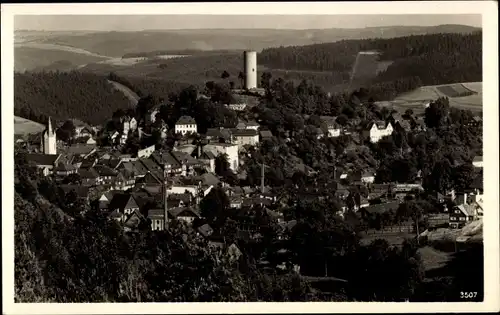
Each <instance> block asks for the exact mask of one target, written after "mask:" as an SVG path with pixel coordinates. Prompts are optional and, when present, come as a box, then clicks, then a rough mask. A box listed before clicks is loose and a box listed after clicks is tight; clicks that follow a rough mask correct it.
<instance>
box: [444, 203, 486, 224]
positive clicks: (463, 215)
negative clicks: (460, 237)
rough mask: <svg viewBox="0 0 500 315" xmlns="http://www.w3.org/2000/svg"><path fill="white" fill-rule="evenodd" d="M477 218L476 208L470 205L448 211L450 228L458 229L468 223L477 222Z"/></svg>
mask: <svg viewBox="0 0 500 315" xmlns="http://www.w3.org/2000/svg"><path fill="white" fill-rule="evenodd" d="M478 217H479V214H478V211H477V209H476V207H474V206H473V205H470V204H461V205H458V206H455V207H453V208H452V211H450V227H451V228H453V229H459V228H462V227H464V226H465V225H467V224H468V223H470V222H472V221H474V220H477V219H478Z"/></svg>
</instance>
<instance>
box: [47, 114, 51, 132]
mask: <svg viewBox="0 0 500 315" xmlns="http://www.w3.org/2000/svg"><path fill="white" fill-rule="evenodd" d="M47 133H48V134H49V135H52V123H51V122H50V116H49V122H48V124H47Z"/></svg>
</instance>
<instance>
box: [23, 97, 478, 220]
mask: <svg viewBox="0 0 500 315" xmlns="http://www.w3.org/2000/svg"><path fill="white" fill-rule="evenodd" d="M236 105H238V104H232V105H228V106H229V107H230V108H232V107H234V108H235V109H234V110H239V109H238V108H239V107H238V108H236V107H237V106H236ZM231 106H232V107H231ZM158 114H159V108H158V107H155V108H153V109H151V110H150V111H149V112H148V113H147V115H146V121H147V123H149V124H151V123H155V122H156V121H157V120H158ZM320 119H321V121H322V127H321V128H318V138H319V137H325V136H326V137H338V136H340V135H342V134H349V133H351V132H352V130H349V129H347V128H345V127H342V126H340V125H339V124H338V123H337V122H336V119H335V117H331V116H320ZM73 123H74V125H75V128H76V136H75V138H77V139H83V140H82V141H78V142H77V143H75V144H72V145H70V146H58V141H57V137H56V132H55V130H54V129H53V128H52V125H51V121H50V119H49V122H48V125H47V129H46V130H45V131H44V132H43V134H42V135H41V137H40V144H39V150H35V151H38V152H34V153H28V154H26V157H27V159H28V161H30V162H32V163H34V164H35V165H36V166H37V167H38V168H39V169H40V171H41V173H42V174H44V175H45V176H48V175H52V176H54V177H55V178H56V179H58V180H63V179H64V178H66V177H67V176H69V175H71V174H77V175H78V176H75V178H77V179H78V183H76V184H75V183H73V184H61V188H62V189H63V190H64V191H71V190H75V191H76V192H77V194H78V196H79V197H80V198H82V199H84V200H86V201H90V200H89V195H88V192H89V190H90V188H96V187H97V188H99V190H100V191H102V193H101V195H100V197H99V198H98V201H99V207H100V209H102V210H103V211H108V213H109V215H110V218H113V219H116V220H119V221H121V222H124V223H125V224H126V226H128V227H129V228H130V227H131V226H134V225H135V226H137V224H138V222H142V221H143V219H145V218H149V219H150V220H151V228H152V229H163V228H164V222H165V219H166V218H165V215H166V214H165V213H168V214H167V216H171V217H172V219H179V220H182V221H184V222H186V223H192V222H194V221H195V219H201V217H200V213H199V209H198V206H199V202H200V200H201V198H203V196H206V195H207V194H208V193H209V192H210V190H211V189H212V188H213V187H217V186H222V187H224V189H225V190H226V192H227V194H228V196H229V198H230V203H231V207H233V208H247V207H252V206H253V205H260V206H263V207H269V208H266V211H267V213H268V214H270V215H272V216H274V217H276V218H278V219H279V220H278V221H279V222H282V221H283V214H280V213H279V212H276V211H275V210H271V208H273V209H275V207H271V206H273V205H274V206H275V205H276V204H279V203H280V202H283V200H282V199H280V198H278V197H277V196H276V195H273V194H272V190H271V189H268V190H266V193H265V192H264V191H263V188H261V189H260V190H259V189H253V188H251V187H229V186H228V185H227V184H225V183H223V182H221V181H220V179H219V178H218V177H217V176H215V175H214V173H215V164H216V159H217V157H218V156H220V155H225V156H226V158H227V161H228V163H229V167H230V168H231V169H232V170H233V171H234V172H238V170H239V167H240V162H241V161H240V159H239V158H240V155H241V154H242V153H244V151H245V149H246V148H247V147H248V146H257V145H259V143H261V142H262V141H264V140H266V139H271V138H272V137H273V134H272V133H271V132H270V131H269V130H264V129H262V128H261V127H260V125H259V124H258V123H257V122H255V121H248V122H244V121H240V122H239V123H238V124H237V126H236V127H235V128H222V127H221V128H210V129H208V130H207V131H206V133H205V134H204V135H202V138H203V141H202V142H200V143H198V144H190V143H189V142H188V141H187V142H183V141H179V142H177V143H176V146H175V147H174V148H173V149H172V150H170V151H158V150H156V148H155V146H150V147H146V148H142V149H140V150H137V152H135V153H134V154H122V153H120V152H119V151H117V150H116V147H115V146H111V147H98V146H96V143H95V141H93V139H92V135H93V134H95V133H96V132H97V131H98V130H96V129H95V128H92V127H89V126H88V125H86V124H84V123H81V122H78V121H74V122H73ZM120 124H121V126H122V128H121V131H120V132H118V131H116V132H114V133H113V134H111V135H110V137H111V139H112V140H113V143H119V144H124V143H125V141H126V140H127V138H128V134H129V132H133V131H136V130H139V131H140V129H141V127H139V126H138V123H137V121H136V119H135V118H133V117H128V116H125V117H122V118H120ZM162 128H165V130H164V132H162V136H163V135H164V136H165V137H166V126H165V127H162ZM174 128H175V133H177V134H180V135H183V136H189V135H192V134H197V133H198V126H197V124H196V121H195V119H194V118H192V117H190V116H182V117H180V118H179V119H178V120H177V122H176V123H175V127H174ZM397 128H402V129H404V130H410V129H415V128H425V123H423V122H422V121H419V120H418V119H413V118H403V117H402V116H401V115H399V114H398V113H393V114H391V116H390V118H389V119H387V121H385V122H383V121H371V122H369V123H368V124H366V125H364V126H362V128H361V130H360V132H359V134H360V136H362V137H363V138H364V139H366V140H369V141H371V142H373V143H375V142H378V141H379V140H380V139H382V138H383V137H384V136H388V135H391V134H392V132H393V131H394V130H396V129H397ZM185 138H186V137H185ZM32 151H33V150H32ZM473 164H474V166H475V167H476V168H482V157H477V158H475V159H474V161H473ZM338 175H339V177H338V178H337V179H338V182H339V184H338V185H337V187H336V189H335V195H336V197H337V198H338V199H339V200H340V201H341V202H342V211H341V212H340V213H339V214H340V215H342V214H344V213H345V212H346V211H347V210H353V211H361V212H362V213H366V214H369V215H374V214H382V213H384V212H386V211H392V210H394V208H395V207H396V208H397V207H398V206H399V204H400V203H401V202H402V201H403V200H404V198H405V197H406V196H408V195H411V194H414V193H415V192H417V191H422V190H423V188H422V186H421V184H420V183H419V178H417V179H416V182H415V183H404V184H374V180H375V174H374V173H372V172H354V173H342V172H341V173H340V174H338ZM166 176H167V177H168V178H166ZM335 176H336V175H335ZM165 182H166V187H167V188H166V189H164V187H165V186H164V185H165ZM165 190H166V192H165ZM353 191H356V193H353ZM301 193H304V194H306V195H307V197H311V196H313V197H314V196H316V197H318V198H321V192H320V191H314V192H313V191H307V192H306V191H305V192H301ZM163 194H166V195H168V198H167V205H168V207H166V206H165V202H163V200H164V198H163V197H162V196H163ZM305 197H306V196H305ZM307 197H306V198H307ZM441 197H442V196H441ZM441 197H439V198H438V199H443V204H445V199H446V200H448V201H452V202H453V203H454V204H455V205H456V206H454V207H452V208H451V209H448V208H446V207H445V211H446V213H447V214H448V216H449V226H450V227H453V228H458V227H461V226H463V225H464V224H465V223H467V222H469V221H471V220H475V219H477V218H478V217H480V216H481V215H482V181H481V180H476V181H475V182H474V187H471V190H470V191H469V192H467V194H466V195H464V196H462V197H460V196H459V197H457V198H455V195H454V193H453V194H452V193H450V194H448V195H447V196H445V197H443V198H441ZM162 202H163V205H162V204H161V203H162ZM278 208H279V207H278ZM165 209H168V210H167V211H166V210H165Z"/></svg>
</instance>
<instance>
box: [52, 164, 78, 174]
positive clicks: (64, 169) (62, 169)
mask: <svg viewBox="0 0 500 315" xmlns="http://www.w3.org/2000/svg"><path fill="white" fill-rule="evenodd" d="M54 171H55V173H56V175H57V176H68V175H70V174H76V172H77V169H76V167H74V166H73V165H72V164H67V163H59V164H58V165H57V166H56V168H55V169H54Z"/></svg>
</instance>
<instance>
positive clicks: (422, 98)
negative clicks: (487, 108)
mask: <svg viewBox="0 0 500 315" xmlns="http://www.w3.org/2000/svg"><path fill="white" fill-rule="evenodd" d="M469 91H470V92H469ZM465 93H467V94H470V93H472V94H470V95H466V96H460V95H463V94H465ZM455 95H458V96H455ZM439 97H447V98H448V99H449V101H450V106H453V107H456V108H460V109H468V110H471V111H473V112H482V110H483V84H482V82H466V83H454V84H444V85H433V86H423V87H420V88H418V89H416V90H413V91H411V92H408V93H404V94H401V95H399V96H397V97H396V98H395V99H394V101H393V102H391V105H393V106H394V107H397V108H411V109H413V110H415V109H417V110H419V109H420V110H421V111H423V110H424V109H425V107H424V104H425V103H427V102H429V101H433V100H436V99H437V98H439Z"/></svg>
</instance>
